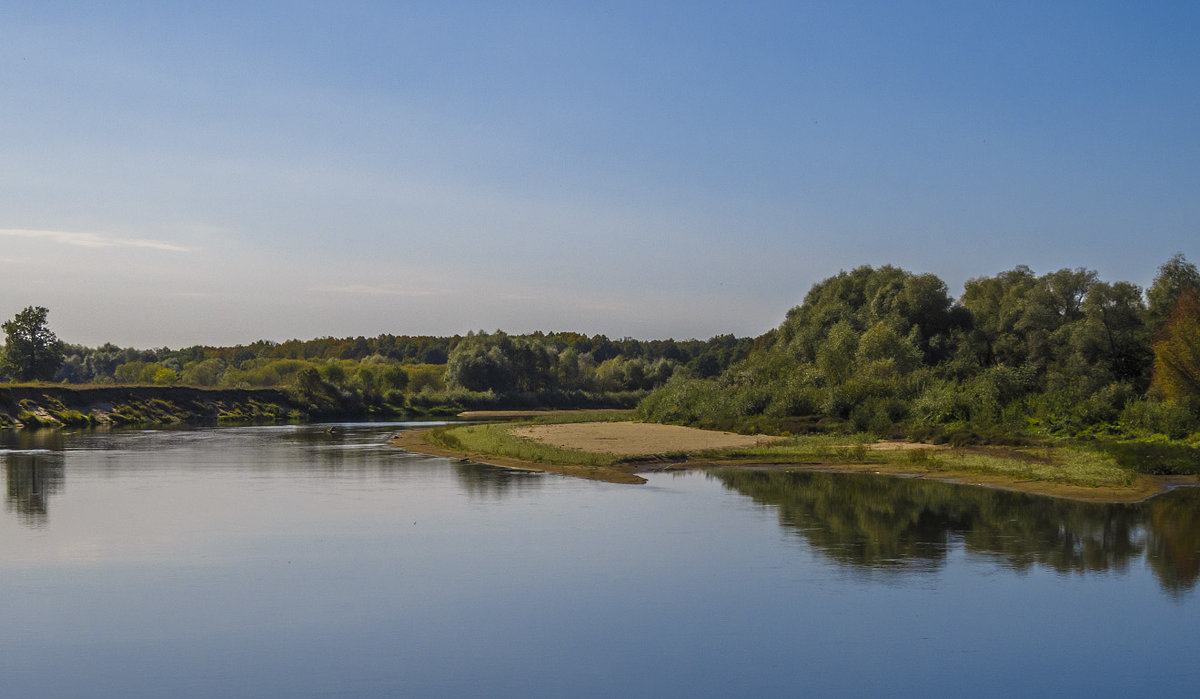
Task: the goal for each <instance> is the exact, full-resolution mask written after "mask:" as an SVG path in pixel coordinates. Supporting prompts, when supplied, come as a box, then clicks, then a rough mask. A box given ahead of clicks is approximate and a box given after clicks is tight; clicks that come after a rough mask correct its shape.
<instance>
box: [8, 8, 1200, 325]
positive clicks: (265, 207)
mask: <svg viewBox="0 0 1200 699" xmlns="http://www.w3.org/2000/svg"><path fill="white" fill-rule="evenodd" d="M1196 36H1200V5H1198V4H1195V3H1186V2H1180V3H1166V2H1164V3H1104V2H1079V3H1074V2H1056V3H1045V2H1030V3H1025V2H944V3H941V2H921V3H895V2H859V3H855V2H820V3H815V2H814V3H800V2H784V3H769V2H762V3H753V2H751V3H745V2H739V3H733V2H730V3H722V2H700V1H697V2H688V3H666V2H663V3H570V2H558V3H533V2H528V3H527V2H504V3H494V2H493V3H483V2H481V3H454V2H439V3H395V2H378V3H374V2H338V3H332V2H328V3H321V2H310V3H305V2H279V3H272V2H259V3H241V2H238V3H223V2H212V1H207V2H197V3H186V2H173V3H156V2H137V3H135V2H124V3H122V2H108V3H55V2H38V3H32V2H29V3H23V2H16V3H5V4H4V6H3V7H0V90H2V91H3V92H2V94H3V96H4V99H3V104H4V108H3V109H2V110H0V143H3V150H0V154H2V156H3V160H2V161H0V162H2V165H0V192H3V194H0V315H3V316H4V317H11V315H12V314H13V313H15V312H16V311H18V310H20V309H21V308H22V307H24V306H26V305H31V304H36V305H44V306H47V307H49V308H50V311H51V315H50V319H51V324H52V327H53V328H54V329H55V330H56V331H57V333H58V334H59V336H60V337H62V338H64V339H66V340H68V341H71V342H78V343H83V344H99V343H102V342H105V341H112V342H115V343H117V344H120V345H135V346H141V347H148V346H164V345H166V346H172V347H178V346H182V345H190V344H197V343H205V344H227V343H238V342H250V341H253V340H256V339H262V338H265V339H272V340H285V339H289V338H293V337H298V338H311V337H317V336H323V335H335V336H346V335H375V334H378V333H381V332H390V333H396V334H451V333H455V332H466V331H468V330H471V329H488V330H492V329H497V328H500V329H504V330H507V331H510V332H525V331H532V330H536V329H542V330H566V329H571V330H579V331H582V332H588V333H593V332H603V333H606V334H608V335H611V336H616V337H621V336H633V337H642V338H656V337H676V338H687V337H701V338H704V337H709V336H711V335H714V334H718V333H724V332H734V333H737V334H739V335H757V334H760V333H762V332H765V331H766V330H768V329H769V328H771V327H774V326H775V325H777V324H778V323H779V322H780V321H781V320H782V318H783V315H784V313H785V312H786V311H787V309H788V308H790V307H791V306H793V305H796V304H797V303H799V302H800V301H801V299H802V298H803V296H804V294H805V292H807V290H808V289H809V287H810V286H811V285H812V284H813V283H814V282H816V281H819V280H821V279H823V278H825V277H827V276H829V275H831V274H835V273H836V272H837V271H838V270H839V269H849V268H852V267H855V266H858V265H861V264H874V265H880V264H888V263H890V264H895V265H899V266H901V267H904V268H906V269H910V270H912V271H917V272H932V273H935V274H937V275H939V276H940V277H942V278H943V279H944V280H946V282H947V283H948V284H949V285H950V289H951V292H952V293H953V294H956V295H957V294H959V293H961V287H962V283H963V282H964V281H965V280H967V279H969V278H971V277H977V276H984V275H992V274H995V273H998V272H1000V271H1003V270H1005V269H1010V268H1012V267H1013V266H1015V265H1017V264H1027V265H1029V266H1031V267H1033V268H1034V269H1035V270H1036V271H1038V272H1045V271H1051V270H1054V269H1059V268H1062V267H1079V266H1083V267H1088V268H1090V269H1095V270H1097V271H1099V273H1100V275H1101V277H1102V278H1104V279H1108V280H1128V281H1133V282H1135V283H1138V284H1142V285H1146V284H1148V283H1149V282H1150V281H1151V279H1152V278H1153V276H1154V274H1155V271H1156V269H1157V267H1158V266H1159V265H1160V264H1162V263H1163V262H1165V261H1166V260H1167V259H1168V258H1169V257H1170V256H1171V255H1172V254H1174V253H1176V252H1183V253H1184V254H1186V255H1187V256H1188V257H1189V259H1191V260H1192V261H1197V262H1200V249H1198V248H1200V246H1198V245H1197V241H1198V240H1200V226H1198V225H1197V224H1198V222H1200V196H1198V195H1200V129H1197V125H1198V124H1200V42H1197V41H1196V40H1195V37H1196Z"/></svg>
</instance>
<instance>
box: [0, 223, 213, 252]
mask: <svg viewBox="0 0 1200 699" xmlns="http://www.w3.org/2000/svg"><path fill="white" fill-rule="evenodd" d="M0 236H7V237H10V238H35V239H40V240H48V241H50V242H52V243H58V244H59V245H71V246H74V247H80V248H148V249H151V250H165V251H168V252H192V248H187V247H184V246H182V245H175V244H174V243H167V242H164V241H161V240H147V239H145V238H119V237H116V236H108V235H101V234H99V233H81V232H78V231H43V230H32V229H27V228H0Z"/></svg>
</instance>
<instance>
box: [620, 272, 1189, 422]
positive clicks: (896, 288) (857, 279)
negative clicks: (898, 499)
mask: <svg viewBox="0 0 1200 699" xmlns="http://www.w3.org/2000/svg"><path fill="white" fill-rule="evenodd" d="M1198 293H1200V272H1198V271H1197V268H1196V267H1195V265H1193V264H1191V263H1189V262H1188V261H1187V260H1186V259H1185V258H1184V257H1183V256H1182V255H1177V256H1175V257H1173V258H1172V259H1171V260H1170V261H1168V262H1167V263H1166V264H1164V265H1163V266H1162V267H1161V268H1160V269H1159V272H1158V275H1157V277H1156V279H1155V280H1154V283H1153V285H1152V286H1151V287H1150V288H1149V289H1148V290H1147V291H1146V293H1144V294H1143V291H1142V289H1141V288H1139V287H1138V286H1137V285H1135V284H1131V283H1129V282H1106V281H1103V280H1101V279H1099V277H1098V275H1097V274H1096V272H1094V271H1091V270H1086V269H1062V270H1058V271H1055V272H1050V273H1048V274H1043V275H1037V274H1035V273H1034V272H1033V271H1032V270H1030V269H1029V268H1028V267H1024V266H1020V267H1016V268H1015V269H1012V270H1009V271H1006V272H1001V273H1000V274H997V275H995V276H992V277H981V278H977V279H972V280H970V281H969V282H967V283H966V285H965V288H964V291H963V294H962V296H961V297H960V298H958V299H954V298H952V297H951V296H950V295H949V293H948V290H947V287H946V284H945V283H944V282H943V281H942V280H941V279H939V278H937V277H936V276H934V275H932V274H912V273H909V272H906V271H904V270H901V269H897V268H895V267H890V266H884V267H880V268H872V267H859V268H857V269H854V270H851V271H849V272H841V273H840V274H838V275H836V276H833V277H830V278H829V279H826V280H824V281H822V282H820V283H818V284H816V285H814V286H813V288H812V290H811V291H809V293H808V295H807V296H806V297H805V299H804V302H803V303H802V304H801V305H800V306H797V307H796V308H793V309H792V310H791V311H789V312H788V314H787V317H786V319H785V320H784V322H783V324H782V325H780V326H779V327H778V328H776V329H775V330H772V331H771V332H769V333H768V334H767V335H765V336H764V337H763V338H760V340H759V342H758V345H759V349H757V350H756V351H754V352H753V353H751V354H750V355H749V356H748V357H747V358H746V359H744V360H741V361H738V362H735V363H733V364H732V365H731V366H730V367H729V368H728V369H726V370H725V371H723V372H722V373H721V374H720V375H718V376H715V377H712V378H700V377H696V376H689V375H683V374H681V375H677V376H674V377H673V378H672V379H671V380H670V381H668V382H667V383H666V384H665V386H664V387H663V388H661V389H659V390H657V391H655V392H654V393H653V394H651V395H650V396H649V397H648V398H647V399H646V400H645V401H644V402H643V403H642V405H641V407H640V408H639V410H640V412H641V414H642V415H643V417H645V418H648V419H652V420H658V421H665V422H680V423H687V424H696V425H705V426H713V427H725V428H734V429H764V430H772V431H799V430H811V429H823V428H828V427H830V426H835V425H840V426H842V427H843V428H845V429H852V430H860V431H869V432H874V433H878V434H896V435H903V434H907V435H909V436H918V437H920V436H938V435H942V436H944V435H946V434H953V433H966V434H967V435H968V437H970V436H971V435H973V436H974V437H973V438H975V439H989V438H997V439H1011V438H1013V437H1014V436H1019V435H1021V434H1027V433H1029V431H1031V430H1032V431H1035V432H1038V431H1040V432H1044V433H1051V434H1072V435H1078V434H1087V433H1092V434H1101V433H1103V434H1133V433H1138V434H1160V435H1166V436H1168V437H1171V438H1183V437H1186V436H1187V435H1189V434H1192V435H1194V436H1195V437H1196V438H1197V441H1198V442H1200V435H1196V434H1195V433H1196V432H1197V430H1198V429H1200V300H1198Z"/></svg>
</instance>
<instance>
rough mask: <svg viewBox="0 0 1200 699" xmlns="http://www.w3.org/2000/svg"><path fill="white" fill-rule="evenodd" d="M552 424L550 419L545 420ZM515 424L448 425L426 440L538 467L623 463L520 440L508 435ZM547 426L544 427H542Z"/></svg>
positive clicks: (608, 456) (611, 456)
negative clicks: (542, 465)
mask: <svg viewBox="0 0 1200 699" xmlns="http://www.w3.org/2000/svg"><path fill="white" fill-rule="evenodd" d="M546 419H547V420H550V419H551V418H546ZM515 424H532V423H528V422H522V423H512V422H503V423H485V424H479V425H446V426H443V427H436V428H434V429H432V430H430V431H429V434H428V435H427V436H426V438H425V439H426V440H427V441H428V442H429V443H430V444H433V445H434V446H438V447H441V448H443V449H449V450H451V451H461V452H467V453H472V454H490V455H492V456H503V457H506V458H509V459H519V460H521V461H528V462H531V463H535V464H557V465H580V466H595V467H600V468H605V467H609V466H613V465H614V464H617V463H619V462H620V461H621V458H620V457H618V456H617V455H616V454H597V453H593V452H586V451H578V450H575V449H560V448H558V447H552V446H548V445H545V444H540V443H538V442H535V441H533V440H532V439H525V438H523V437H517V436H516V435H513V434H511V433H510V432H509V430H510V429H512V427H513V426H514V425H515ZM540 424H544V423H540Z"/></svg>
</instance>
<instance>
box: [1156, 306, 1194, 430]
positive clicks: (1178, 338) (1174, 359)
mask: <svg viewBox="0 0 1200 699" xmlns="http://www.w3.org/2000/svg"><path fill="white" fill-rule="evenodd" d="M1154 387H1155V389H1157V390H1158V391H1159V392H1160V393H1161V394H1162V395H1163V396H1164V397H1165V398H1166V399H1167V400H1168V401H1170V402H1173V403H1183V404H1185V405H1188V406H1194V407H1198V408H1200V293H1197V291H1196V290H1195V289H1187V290H1186V291H1185V292H1184V293H1183V294H1182V295H1181V296H1180V297H1179V300H1178V301H1176V303H1175V307H1174V308H1173V309H1172V310H1171V314H1170V316H1169V317H1168V318H1167V321H1166V324H1165V325H1163V327H1162V330H1161V331H1160V332H1159V334H1158V339H1157V341H1155V343H1154Z"/></svg>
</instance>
